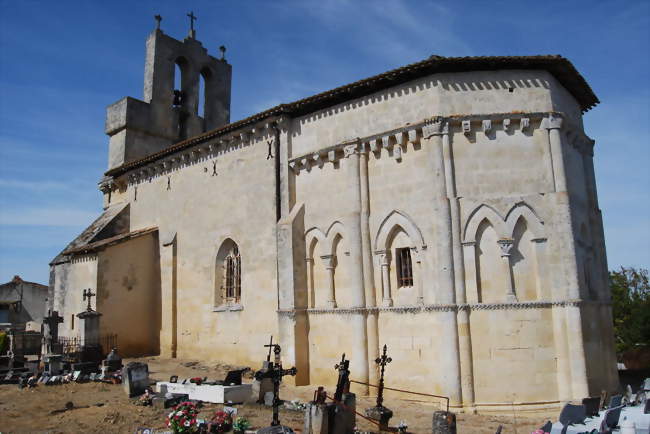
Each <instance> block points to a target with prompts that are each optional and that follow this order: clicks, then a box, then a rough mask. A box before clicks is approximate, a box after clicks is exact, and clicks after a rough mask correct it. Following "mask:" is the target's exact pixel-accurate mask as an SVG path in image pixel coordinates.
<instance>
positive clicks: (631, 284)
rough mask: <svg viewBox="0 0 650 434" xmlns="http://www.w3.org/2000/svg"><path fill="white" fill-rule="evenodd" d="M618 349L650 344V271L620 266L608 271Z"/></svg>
mask: <svg viewBox="0 0 650 434" xmlns="http://www.w3.org/2000/svg"><path fill="white" fill-rule="evenodd" d="M609 286H610V288H611V290H612V311H613V316H614V336H615V337H616V352H617V353H619V354H620V353H623V352H625V351H628V350H631V349H633V348H635V347H638V346H639V345H640V346H646V347H649V346H650V283H649V281H648V270H646V269H639V270H637V269H635V268H625V267H621V269H620V270H618V271H610V272H609Z"/></svg>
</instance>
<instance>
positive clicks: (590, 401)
mask: <svg viewBox="0 0 650 434" xmlns="http://www.w3.org/2000/svg"><path fill="white" fill-rule="evenodd" d="M599 404H600V398H599V397H598V396H596V397H591V398H584V399H583V400H582V405H584V406H585V414H586V415H587V417H596V416H598V405H599Z"/></svg>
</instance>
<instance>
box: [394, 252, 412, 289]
mask: <svg viewBox="0 0 650 434" xmlns="http://www.w3.org/2000/svg"><path fill="white" fill-rule="evenodd" d="M396 253H397V254H396V255H395V256H397V264H396V265H397V285H398V286H399V287H400V288H403V287H407V286H413V266H412V264H411V249H410V248H408V247H407V248H403V249H396Z"/></svg>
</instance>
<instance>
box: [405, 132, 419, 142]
mask: <svg viewBox="0 0 650 434" xmlns="http://www.w3.org/2000/svg"><path fill="white" fill-rule="evenodd" d="M407 134H408V141H409V143H412V144H414V145H415V144H416V143H417V141H418V130H416V129H415V128H413V129H412V130H408V132H407Z"/></svg>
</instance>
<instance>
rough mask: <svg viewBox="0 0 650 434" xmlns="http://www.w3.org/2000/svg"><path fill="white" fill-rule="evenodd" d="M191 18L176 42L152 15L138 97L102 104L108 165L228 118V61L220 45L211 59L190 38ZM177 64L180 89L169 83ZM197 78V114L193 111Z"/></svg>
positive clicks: (193, 34) (193, 35) (152, 150)
mask: <svg viewBox="0 0 650 434" xmlns="http://www.w3.org/2000/svg"><path fill="white" fill-rule="evenodd" d="M188 16H189V15H188ZM195 19H196V17H194V16H193V14H192V16H191V20H192V23H191V27H190V32H189V34H188V36H187V37H186V38H185V39H183V40H182V41H179V40H177V39H174V38H172V37H170V36H168V35H166V34H165V33H164V32H163V31H162V30H161V29H160V26H159V24H160V20H161V18H160V17H158V16H157V17H156V20H157V22H158V26H157V27H156V28H155V29H154V30H153V31H152V32H151V33H150V34H149V37H148V38H147V43H146V57H145V68H144V96H143V100H142V101H141V100H137V99H135V98H131V97H126V98H123V99H121V100H119V101H118V102H116V103H114V104H112V105H110V106H109V107H108V109H107V114H106V134H108V136H109V137H110V140H109V169H112V168H115V167H119V166H121V165H122V164H125V163H128V162H129V161H133V160H137V159H140V158H143V157H146V156H147V155H151V154H153V153H156V152H159V151H161V150H163V149H165V148H166V147H169V146H171V145H173V144H174V143H176V142H178V141H181V140H184V139H187V138H189V137H193V136H196V135H198V134H201V133H203V132H205V131H209V130H212V129H215V128H219V127H221V126H223V125H226V124H228V123H229V122H230V92H231V79H232V66H231V65H230V64H229V63H228V62H227V61H226V59H225V48H224V47H223V46H222V47H220V51H221V57H220V58H219V59H217V58H215V57H213V56H211V55H210V54H208V50H207V49H206V48H204V47H203V45H202V44H201V42H199V41H198V40H197V39H196V31H195V30H194V26H193V22H194V20H195ZM177 66H178V69H180V74H181V77H180V89H176V88H175V86H174V80H175V69H177ZM201 77H203V80H204V85H205V89H204V95H203V104H204V107H203V113H199V88H200V78H201Z"/></svg>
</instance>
